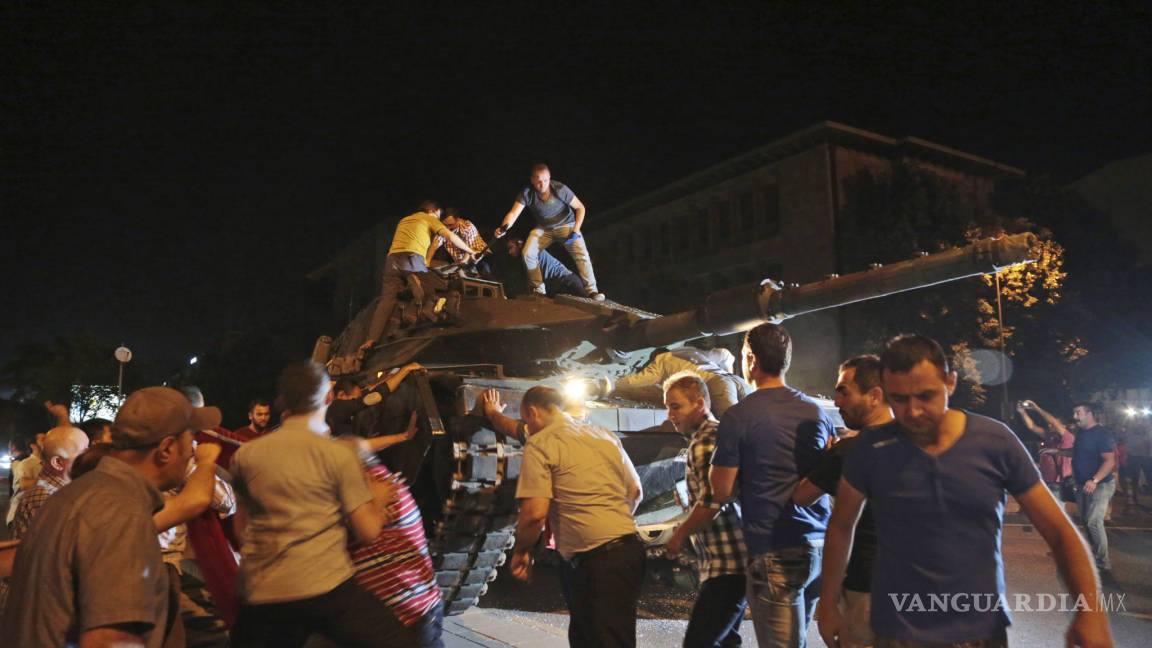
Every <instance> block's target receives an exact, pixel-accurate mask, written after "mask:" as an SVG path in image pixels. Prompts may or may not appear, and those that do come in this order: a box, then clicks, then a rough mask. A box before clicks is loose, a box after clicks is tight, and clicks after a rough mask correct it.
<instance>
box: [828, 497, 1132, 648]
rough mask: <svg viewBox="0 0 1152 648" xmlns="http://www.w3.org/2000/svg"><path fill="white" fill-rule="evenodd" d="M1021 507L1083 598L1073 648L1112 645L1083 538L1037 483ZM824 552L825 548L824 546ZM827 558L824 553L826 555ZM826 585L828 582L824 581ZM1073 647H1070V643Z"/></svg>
mask: <svg viewBox="0 0 1152 648" xmlns="http://www.w3.org/2000/svg"><path fill="white" fill-rule="evenodd" d="M1016 501H1017V502H1019V504H1020V508H1021V509H1023V511H1024V513H1025V514H1026V515H1027V516H1028V519H1029V520H1031V521H1032V524H1033V525H1034V526H1035V527H1036V530H1037V531H1039V532H1040V535H1041V536H1042V537H1043V538H1044V541H1045V542H1047V543H1048V547H1049V548H1051V549H1052V555H1053V556H1054V557H1055V559H1056V567H1057V569H1059V570H1060V576H1061V578H1063V579H1064V582H1065V584H1066V585H1067V587H1068V591H1069V593H1070V594H1072V596H1074V597H1080V596H1083V597H1084V598H1083V600H1084V601H1086V602H1087V603H1088V606H1089V608H1090V609H1088V610H1078V611H1077V612H1076V616H1075V618H1074V619H1073V621H1072V627H1071V628H1070V629H1069V631H1068V633H1069V638H1071V637H1072V636H1073V635H1075V636H1076V637H1078V640H1077V642H1076V643H1075V644H1074V645H1078V646H1093V647H1094V646H1111V645H1112V637H1111V633H1110V631H1109V629H1108V615H1107V613H1106V612H1105V611H1104V610H1102V609H1100V607H1099V606H1098V601H1099V598H1098V594H1099V592H1100V583H1099V581H1098V580H1097V578H1096V570H1095V568H1094V567H1093V565H1092V559H1091V558H1090V557H1089V554H1088V547H1087V546H1085V544H1084V539H1083V538H1081V537H1080V534H1079V533H1077V531H1076V527H1074V526H1072V522H1071V521H1070V520H1069V519H1068V516H1067V514H1065V513H1064V509H1063V508H1061V507H1060V505H1059V504H1057V503H1056V499H1055V498H1053V497H1052V493H1051V491H1049V490H1048V488H1047V487H1046V486H1045V485H1044V484H1043V483H1042V482H1037V483H1036V484H1034V485H1033V486H1032V488H1029V489H1028V490H1027V491H1025V492H1024V493H1021V494H1019V495H1016ZM825 551H827V546H825ZM825 555H827V554H825ZM825 582H827V581H825ZM1069 645H1073V644H1069Z"/></svg>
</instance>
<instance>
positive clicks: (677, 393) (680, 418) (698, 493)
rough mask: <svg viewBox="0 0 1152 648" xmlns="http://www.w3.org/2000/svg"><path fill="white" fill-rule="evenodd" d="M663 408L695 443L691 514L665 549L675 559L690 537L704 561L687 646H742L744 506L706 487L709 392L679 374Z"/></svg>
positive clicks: (711, 424) (712, 438)
mask: <svg viewBox="0 0 1152 648" xmlns="http://www.w3.org/2000/svg"><path fill="white" fill-rule="evenodd" d="M664 403H665V405H667V407H668V420H670V421H672V424H673V425H674V426H676V431H678V432H680V433H681V434H684V435H686V436H689V437H691V439H692V441H691V442H690V443H689V444H688V465H687V466H686V467H685V470H684V473H685V478H686V479H687V481H688V497H689V502H688V503H689V504H690V505H691V506H692V511H691V513H689V514H688V519H686V520H685V521H684V523H683V524H681V525H680V526H678V527H676V530H675V531H674V532H673V534H672V537H671V538H669V540H668V544H667V545H666V546H665V551H666V553H667V554H668V557H670V558H675V557H676V556H678V555H679V554H680V552H681V550H682V548H683V545H684V539H685V538H687V537H691V538H692V539H693V542H694V544H695V547H696V551H697V553H698V554H699V556H700V594H699V596H698V597H697V598H696V605H695V606H693V608H692V617H691V618H690V619H689V620H688V631H687V633H686V634H685V636H684V646H685V647H686V648H690V647H695V646H739V645H740V643H741V641H740V622H741V621H742V620H743V619H744V608H745V607H747V601H746V599H745V593H744V592H745V578H744V573H745V570H746V569H747V566H746V560H745V550H744V536H743V535H742V534H741V531H740V503H739V502H737V501H731V502H728V503H727V504H721V503H719V502H717V501H716V500H715V499H714V498H713V496H712V487H711V486H710V485H709V483H708V470H709V467H710V464H711V462H712V452H713V451H714V450H715V449H716V426H717V421H716V418H715V417H714V416H712V412H711V403H710V401H709V398H708V387H707V386H706V385H705V384H704V381H703V380H702V379H701V378H700V376H698V375H696V374H694V373H691V372H681V373H678V374H675V375H673V376H672V377H671V378H669V379H668V380H667V381H665V383H664Z"/></svg>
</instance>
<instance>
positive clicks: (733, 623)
mask: <svg viewBox="0 0 1152 648" xmlns="http://www.w3.org/2000/svg"><path fill="white" fill-rule="evenodd" d="M746 587H747V584H746V579H745V578H744V574H725V575H723V576H716V577H715V578H709V579H708V580H706V581H704V582H702V583H700V594H699V596H697V597H696V604H695V605H693V606H692V617H691V618H689V619H688V632H687V633H685V635H684V648H714V647H716V646H722V647H724V648H729V647H731V646H739V645H740V644H741V641H740V622H741V621H743V620H744V609H745V608H747V607H748V600H747V599H746V598H745V596H744V595H745V589H746Z"/></svg>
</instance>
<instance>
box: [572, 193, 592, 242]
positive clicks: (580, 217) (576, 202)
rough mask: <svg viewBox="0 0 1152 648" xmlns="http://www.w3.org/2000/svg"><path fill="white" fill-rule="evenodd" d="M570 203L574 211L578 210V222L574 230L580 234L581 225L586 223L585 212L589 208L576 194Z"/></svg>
mask: <svg viewBox="0 0 1152 648" xmlns="http://www.w3.org/2000/svg"><path fill="white" fill-rule="evenodd" d="M570 205H571V207H572V209H573V211H575V212H576V223H575V224H574V225H573V226H572V232H573V233H576V234H579V233H580V226H582V225H583V224H584V214H585V213H586V212H587V211H588V210H587V208H585V207H584V203H582V202H580V199H579V198H577V197H576V196H575V195H573V196H572V202H571V203H570Z"/></svg>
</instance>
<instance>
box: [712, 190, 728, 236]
mask: <svg viewBox="0 0 1152 648" xmlns="http://www.w3.org/2000/svg"><path fill="white" fill-rule="evenodd" d="M732 209H733V207H732V201H730V200H725V201H724V202H722V203H717V204H715V205H713V206H712V213H714V214H716V240H718V241H727V240H728V239H729V238H731V237H732Z"/></svg>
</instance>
